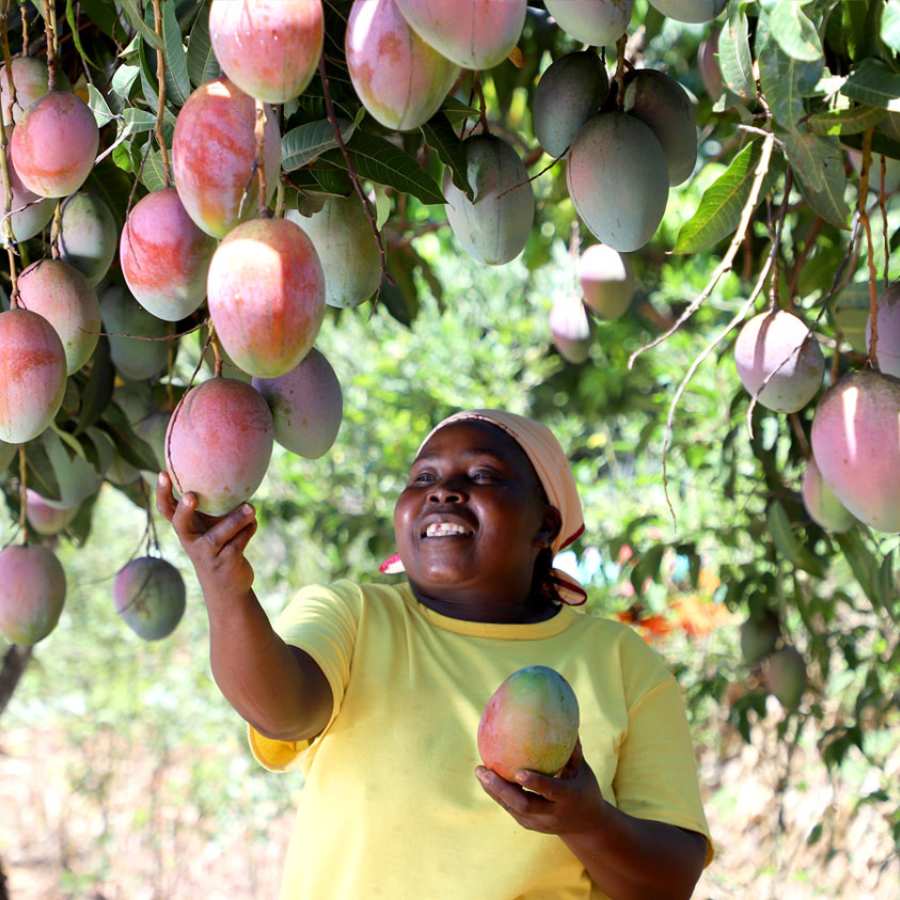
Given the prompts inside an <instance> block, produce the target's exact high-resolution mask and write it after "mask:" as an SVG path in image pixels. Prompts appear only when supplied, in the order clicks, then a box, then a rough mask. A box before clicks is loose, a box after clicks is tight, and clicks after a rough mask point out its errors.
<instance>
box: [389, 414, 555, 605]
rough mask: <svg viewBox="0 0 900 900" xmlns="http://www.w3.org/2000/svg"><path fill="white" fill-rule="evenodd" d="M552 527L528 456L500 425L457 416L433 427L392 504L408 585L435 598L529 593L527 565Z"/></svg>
mask: <svg viewBox="0 0 900 900" xmlns="http://www.w3.org/2000/svg"><path fill="white" fill-rule="evenodd" d="M558 529H559V514H558V513H557V511H556V510H555V509H554V508H553V507H550V506H548V505H547V503H546V501H545V500H544V499H543V491H542V489H541V486H540V483H539V482H538V479H537V476H536V474H535V472H534V469H533V468H532V466H531V463H530V462H529V460H528V457H527V456H526V455H525V452H524V451H523V450H522V448H521V447H520V446H519V445H518V444H517V443H516V442H515V441H514V440H513V439H512V438H511V437H510V436H509V435H507V434H506V433H505V432H504V431H503V430H501V429H500V428H498V427H496V426H494V425H491V424H490V423H487V422H480V421H477V420H473V421H462V422H456V423H454V424H452V425H448V426H445V427H444V428H441V429H440V430H439V431H438V432H437V433H436V434H434V435H433V436H432V437H431V438H430V439H429V441H428V443H427V444H426V445H425V446H424V447H423V448H422V452H421V453H420V454H419V456H418V457H417V458H416V460H415V461H414V462H413V464H412V467H411V469H410V473H409V480H408V482H407V486H406V488H405V489H404V490H403V492H402V493H401V494H400V497H399V498H398V500H397V504H396V506H395V508H394V531H395V534H396V540H397V549H398V552H399V554H400V558H401V559H402V560H403V565H404V568H405V569H406V573H407V576H408V578H409V580H410V582H411V583H412V584H413V586H414V587H415V588H417V589H418V590H419V591H421V592H424V593H425V594H427V595H429V596H431V597H435V598H438V599H440V600H442V601H449V600H452V599H457V598H458V599H461V600H468V601H470V602H471V600H472V598H476V597H484V598H486V599H487V600H488V602H500V603H503V604H506V605H511V604H514V603H520V604H521V603H522V602H523V601H524V600H525V599H526V598H527V597H528V595H529V592H530V589H531V579H532V573H533V570H534V562H535V559H536V557H537V555H538V553H539V552H540V551H541V549H542V548H544V547H548V546H550V544H551V542H552V540H553V538H554V537H555V535H556V532H557V531H558Z"/></svg>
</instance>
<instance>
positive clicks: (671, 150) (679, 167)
mask: <svg viewBox="0 0 900 900" xmlns="http://www.w3.org/2000/svg"><path fill="white" fill-rule="evenodd" d="M625 111H626V112H629V113H631V115H633V116H636V117H637V118H638V119H640V120H641V121H642V122H644V123H646V124H647V125H649V126H650V128H651V129H652V130H653V133H654V134H655V135H656V137H657V140H658V141H659V143H660V145H661V146H662V149H663V153H665V155H666V162H667V164H668V169H669V184H670V185H672V186H675V185H676V184H681V183H682V182H683V181H686V180H687V179H688V178H690V177H691V173H692V172H693V171H694V165H695V164H696V162H697V116H696V113H695V111H694V104H693V103H692V102H691V98H690V97H688V95H687V92H686V91H685V90H684V88H683V87H682V86H681V85H680V84H679V83H678V82H677V81H675V80H674V79H672V78H669V76H668V75H665V74H663V73H662V72H657V71H656V70H655V69H638V70H637V71H636V72H633V73H632V75H631V77H630V78H629V80H628V84H627V86H626V88H625Z"/></svg>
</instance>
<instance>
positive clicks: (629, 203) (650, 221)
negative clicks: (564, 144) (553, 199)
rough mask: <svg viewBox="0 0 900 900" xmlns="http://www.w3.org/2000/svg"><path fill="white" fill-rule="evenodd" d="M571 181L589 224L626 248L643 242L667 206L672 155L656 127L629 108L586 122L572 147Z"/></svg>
mask: <svg viewBox="0 0 900 900" xmlns="http://www.w3.org/2000/svg"><path fill="white" fill-rule="evenodd" d="M566 182H567V184H568V187H569V196H570V197H571V198H572V202H573V203H574V204H575V209H576V211H577V212H578V215H579V216H580V217H581V220H582V221H583V222H584V224H585V225H587V227H588V228H589V229H590V230H591V232H592V234H593V235H594V236H595V237H596V238H597V239H598V240H600V241H602V242H603V243H604V244H608V245H609V246H610V247H612V248H613V249H614V250H618V251H619V252H622V253H625V252H628V251H630V250H637V249H639V248H640V247H643V246H644V244H646V243H647V241H649V240H650V238H651V237H653V233H654V232H655V231H656V229H657V226H658V225H659V223H660V222H661V221H662V217H663V213H664V212H665V211H666V202H667V200H668V196H669V175H668V163H667V162H666V156H665V154H664V153H663V149H662V146H661V145H660V143H659V141H658V140H657V138H656V135H655V134H654V133H653V131H652V129H651V128H650V127H649V126H648V125H646V124H645V123H644V122H642V121H641V120H640V119H636V118H634V116H629V115H628V114H627V113H621V112H607V113H601V114H599V115H596V116H593V117H592V118H590V119H589V120H588V121H587V123H585V125H584V127H583V128H582V129H581V131H580V132H579V134H578V137H577V138H576V139H575V143H574V144H572V148H571V149H570V150H569V163H568V167H567V169H566Z"/></svg>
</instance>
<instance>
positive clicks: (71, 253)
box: [59, 191, 119, 287]
mask: <svg viewBox="0 0 900 900" xmlns="http://www.w3.org/2000/svg"><path fill="white" fill-rule="evenodd" d="M118 242H119V229H118V226H117V224H116V219H115V216H113V214H112V211H111V210H110V208H109V207H108V206H107V205H106V203H105V202H104V201H103V200H101V199H100V198H99V197H98V196H97V195H96V194H91V193H89V192H87V191H79V192H78V193H77V194H73V195H72V196H71V197H68V198H67V199H66V200H65V201H64V202H63V207H62V220H61V223H60V228H59V258H60V259H61V260H62V261H63V262H67V263H68V264H69V265H70V266H74V268H76V269H78V271H79V272H81V274H82V275H84V277H85V280H86V281H87V283H88V284H89V285H91V287H96V286H97V285H98V284H100V282H101V281H102V280H103V278H104V277H105V276H106V273H107V272H108V271H109V267H110V266H111V265H112V261H113V259H115V256H116V245H117V244H118Z"/></svg>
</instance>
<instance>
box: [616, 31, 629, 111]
mask: <svg viewBox="0 0 900 900" xmlns="http://www.w3.org/2000/svg"><path fill="white" fill-rule="evenodd" d="M627 43H628V35H627V34H623V35H622V37H620V38H619V39H618V40H617V41H616V74H615V75H614V76H613V81H615V83H616V108H617V109H624V108H625V45H626V44H627Z"/></svg>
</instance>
